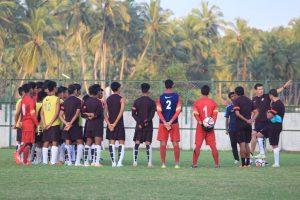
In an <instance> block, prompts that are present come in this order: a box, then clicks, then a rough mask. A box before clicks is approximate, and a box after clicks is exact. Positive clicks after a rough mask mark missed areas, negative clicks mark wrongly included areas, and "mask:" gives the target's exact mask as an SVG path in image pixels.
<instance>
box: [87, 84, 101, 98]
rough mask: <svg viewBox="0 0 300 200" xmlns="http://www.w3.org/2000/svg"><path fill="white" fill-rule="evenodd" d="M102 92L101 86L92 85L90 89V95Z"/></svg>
mask: <svg viewBox="0 0 300 200" xmlns="http://www.w3.org/2000/svg"><path fill="white" fill-rule="evenodd" d="M100 90H101V87H100V85H99V84H94V85H91V86H90V87H89V94H90V95H97V94H98V93H99V92H100Z"/></svg>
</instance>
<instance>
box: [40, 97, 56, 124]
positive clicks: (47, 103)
mask: <svg viewBox="0 0 300 200" xmlns="http://www.w3.org/2000/svg"><path fill="white" fill-rule="evenodd" d="M57 101H58V97H57V96H47V97H46V98H45V99H44V100H43V112H44V118H45V123H46V124H49V123H50V122H51V120H52V118H53V117H54V116H55V113H56V111H57V110H56V103H57ZM57 125H60V120H59V118H58V116H57V118H56V120H55V121H54V122H53V124H52V126H57Z"/></svg>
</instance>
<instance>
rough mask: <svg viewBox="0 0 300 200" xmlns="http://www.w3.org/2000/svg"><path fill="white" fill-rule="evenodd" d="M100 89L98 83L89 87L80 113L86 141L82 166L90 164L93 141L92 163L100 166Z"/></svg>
mask: <svg viewBox="0 0 300 200" xmlns="http://www.w3.org/2000/svg"><path fill="white" fill-rule="evenodd" d="M102 91H103V90H102V89H101V87H100V85H99V84H94V85H92V86H90V87H89V94H90V97H89V98H88V99H86V100H85V102H84V104H83V108H82V115H83V116H84V117H85V119H86V120H87V121H86V137H87V141H86V144H85V147H84V151H85V154H84V166H90V163H89V155H90V154H91V145H92V144H93V142H94V143H95V149H94V156H93V161H92V165H93V166H95V167H101V166H102V165H101V164H100V157H101V142H102V139H103V122H104V108H103V105H102V103H101V101H100V100H99V98H100V93H102Z"/></svg>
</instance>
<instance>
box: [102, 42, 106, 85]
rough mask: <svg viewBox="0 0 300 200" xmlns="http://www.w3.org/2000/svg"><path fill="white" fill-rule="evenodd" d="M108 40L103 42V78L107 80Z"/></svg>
mask: <svg viewBox="0 0 300 200" xmlns="http://www.w3.org/2000/svg"><path fill="white" fill-rule="evenodd" d="M106 47H107V46H106V42H104V43H103V80H105V81H106V56H107V48H106Z"/></svg>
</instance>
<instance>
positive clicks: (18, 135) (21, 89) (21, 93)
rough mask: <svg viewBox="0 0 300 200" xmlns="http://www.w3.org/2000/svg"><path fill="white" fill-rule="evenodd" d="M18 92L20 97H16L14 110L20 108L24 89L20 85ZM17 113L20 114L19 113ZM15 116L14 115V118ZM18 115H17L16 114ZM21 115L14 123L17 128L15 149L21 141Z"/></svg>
mask: <svg viewBox="0 0 300 200" xmlns="http://www.w3.org/2000/svg"><path fill="white" fill-rule="evenodd" d="M18 92H19V95H20V99H18V101H17V103H16V111H17V110H18V109H20V108H19V107H21V101H22V98H23V96H24V90H23V88H22V87H19V88H18ZM19 115H21V113H19ZM16 117H17V116H15V118H16ZM18 117H19V116H18ZM21 120H22V119H21V117H19V121H18V122H17V123H16V125H15V126H14V129H17V147H16V151H18V150H19V149H20V147H21V142H22V124H21Z"/></svg>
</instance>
